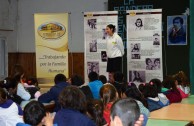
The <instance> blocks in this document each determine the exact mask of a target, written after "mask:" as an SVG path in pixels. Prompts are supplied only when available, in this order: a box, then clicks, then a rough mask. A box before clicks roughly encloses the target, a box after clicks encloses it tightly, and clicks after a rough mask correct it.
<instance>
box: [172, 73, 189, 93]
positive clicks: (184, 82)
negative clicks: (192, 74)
mask: <svg viewBox="0 0 194 126" xmlns="http://www.w3.org/2000/svg"><path fill="white" fill-rule="evenodd" d="M175 77H176V78H178V87H179V88H180V89H181V90H182V91H183V92H184V93H185V94H186V95H187V94H189V93H190V87H189V81H188V78H187V76H186V74H185V73H184V72H183V71H179V72H178V73H177V74H175Z"/></svg>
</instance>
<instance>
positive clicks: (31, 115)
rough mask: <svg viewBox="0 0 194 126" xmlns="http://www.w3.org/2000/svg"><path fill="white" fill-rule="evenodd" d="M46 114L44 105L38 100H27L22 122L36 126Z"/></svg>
mask: <svg viewBox="0 0 194 126" xmlns="http://www.w3.org/2000/svg"><path fill="white" fill-rule="evenodd" d="M45 116H46V110H45V108H44V105H43V104H42V103H40V102H38V101H31V102H29V103H28V104H27V105H26V106H25V108H24V116H23V118H24V122H25V123H26V124H30V125H32V126H37V125H39V124H40V123H41V122H43V119H44V117H45Z"/></svg>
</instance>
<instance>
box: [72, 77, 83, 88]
mask: <svg viewBox="0 0 194 126" xmlns="http://www.w3.org/2000/svg"><path fill="white" fill-rule="evenodd" d="M71 84H72V85H74V86H78V87H79V86H81V85H83V84H84V80H83V79H82V77H81V76H79V75H73V76H72V77H71Z"/></svg>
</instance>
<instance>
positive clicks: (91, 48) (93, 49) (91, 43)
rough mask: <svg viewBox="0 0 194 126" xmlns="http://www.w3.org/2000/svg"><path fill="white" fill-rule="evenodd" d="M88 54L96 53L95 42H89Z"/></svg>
mask: <svg viewBox="0 0 194 126" xmlns="http://www.w3.org/2000/svg"><path fill="white" fill-rule="evenodd" d="M90 52H97V40H92V42H90Z"/></svg>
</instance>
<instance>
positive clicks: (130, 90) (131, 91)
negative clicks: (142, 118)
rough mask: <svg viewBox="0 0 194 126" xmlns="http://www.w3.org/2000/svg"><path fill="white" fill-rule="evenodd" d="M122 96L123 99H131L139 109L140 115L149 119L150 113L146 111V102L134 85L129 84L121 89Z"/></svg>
mask: <svg viewBox="0 0 194 126" xmlns="http://www.w3.org/2000/svg"><path fill="white" fill-rule="evenodd" d="M122 96H123V97H125V96H126V97H127V98H133V99H134V100H136V102H137V104H138V106H139V108H140V113H141V114H144V115H146V116H147V117H149V115H150V111H149V110H148V109H147V107H148V104H147V101H146V99H145V98H144V96H143V95H142V94H141V92H140V91H139V90H138V88H137V87H136V85H135V84H134V83H129V84H128V85H127V87H126V88H124V89H123V95H122Z"/></svg>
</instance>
